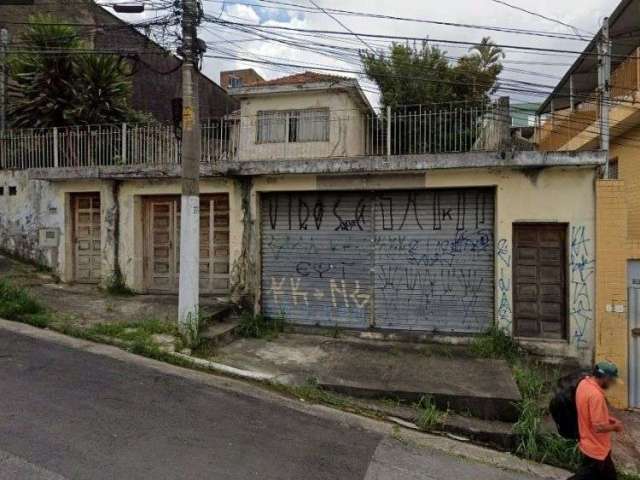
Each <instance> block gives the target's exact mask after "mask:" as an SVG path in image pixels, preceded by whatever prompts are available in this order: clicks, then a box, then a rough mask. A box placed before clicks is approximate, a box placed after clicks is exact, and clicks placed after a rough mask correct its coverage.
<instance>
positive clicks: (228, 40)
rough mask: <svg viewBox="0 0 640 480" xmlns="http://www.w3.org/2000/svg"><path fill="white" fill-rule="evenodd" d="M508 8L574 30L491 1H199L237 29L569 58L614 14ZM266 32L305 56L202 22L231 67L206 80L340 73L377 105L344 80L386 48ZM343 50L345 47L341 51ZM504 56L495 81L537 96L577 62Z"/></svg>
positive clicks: (539, 4)
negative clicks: (362, 52)
mask: <svg viewBox="0 0 640 480" xmlns="http://www.w3.org/2000/svg"><path fill="white" fill-rule="evenodd" d="M151 1H153V2H156V1H159V0H151ZM314 2H315V5H317V6H318V7H322V8H324V9H330V8H334V9H342V10H349V11H356V12H364V13H369V14H383V15H392V16H396V17H408V18H412V19H423V20H434V21H441V22H453V23H464V24H473V25H478V26H495V27H508V28H515V29H523V30H535V31H539V32H544V33H546V34H551V35H559V36H565V35H566V36H569V37H573V38H571V39H561V38H548V37H545V36H533V35H522V34H515V33H507V32H496V31H490V30H484V29H478V28H460V27H453V26H443V25H433V24H429V23H419V22H409V21H399V20H387V19H378V18H371V17H362V16H353V15H337V14H334V15H333V16H334V17H335V18H332V17H331V16H330V15H327V14H326V13H324V12H323V11H322V10H321V9H318V8H316V7H315V6H314ZM508 3H510V4H512V5H516V6H519V7H522V8H525V9H528V10H531V11H534V12H537V13H540V14H543V15H544V16H546V17H549V18H553V19H556V20H558V21H560V22H563V23H565V24H569V25H572V26H573V27H575V28H576V29H572V28H569V27H567V26H563V25H561V24H559V23H556V22H553V21H550V20H545V19H542V18H539V17H536V16H534V15H531V14H528V13H524V12H522V11H518V10H516V9H513V8H509V7H508V6H506V5H503V4H500V3H499V2H497V1H496V0H448V1H442V0H438V1H436V0H368V1H366V0H269V1H266V0H241V1H230V0H226V1H224V0H203V4H204V6H205V10H206V13H207V14H208V15H209V16H210V17H213V18H214V19H220V20H226V21H229V22H236V23H242V24H251V25H262V26H283V27H293V28H299V29H313V30H334V31H346V29H347V28H348V29H349V30H351V31H352V32H360V33H372V34H382V35H389V36H404V37H417V38H425V39H430V41H432V43H434V44H439V42H438V40H456V41H463V42H477V41H480V39H481V38H482V37H483V36H484V35H490V36H491V37H492V38H493V39H494V40H495V41H496V43H498V44H504V45H522V46H530V47H536V48H538V47H539V48H556V49H563V50H570V51H581V50H582V49H583V48H584V46H585V45H586V42H585V41H580V40H577V39H576V38H575V36H576V33H579V34H581V35H583V37H584V38H585V39H590V38H591V37H592V35H593V33H594V32H596V31H597V30H598V28H599V25H600V24H601V22H602V19H603V18H604V17H605V16H606V15H608V14H610V13H611V12H612V11H613V10H614V8H615V7H616V5H617V4H618V0H536V1H531V0H508ZM284 4H288V5H284ZM147 15H155V13H151V12H149V13H148V14H147ZM138 20H139V18H138ZM341 24H342V25H341ZM345 27H346V28H345ZM265 32H267V33H266V34H267V35H269V36H272V35H283V36H286V38H284V37H280V38H281V40H282V39H283V40H285V41H287V42H289V43H291V42H292V41H293V42H295V43H297V44H301V45H303V46H306V47H307V48H306V49H305V48H301V46H300V45H294V46H292V45H287V44H284V43H281V42H276V41H267V40H265V39H264V38H259V36H257V35H256V34H255V33H246V32H242V31H238V29H237V27H235V28H234V27H231V26H228V25H227V26H226V25H221V24H219V23H214V22H205V23H204V24H203V25H202V26H201V30H200V36H201V37H202V38H203V39H204V40H206V41H207V43H208V45H209V51H208V55H210V56H218V57H233V58H234V59H220V58H207V59H206V60H205V64H204V72H205V73H206V74H207V75H209V76H210V77H211V78H213V79H214V80H216V81H218V79H219V74H220V71H221V70H229V69H235V68H248V67H252V68H255V69H256V70H257V71H258V72H259V73H260V74H261V75H262V76H263V77H265V78H274V77H277V76H282V75H286V74H289V73H293V72H296V71H300V70H302V68H294V67H288V66H285V65H274V63H276V64H294V65H300V66H305V67H307V68H308V69H311V68H313V69H315V70H319V71H322V67H325V68H332V69H336V70H344V71H345V73H343V74H344V75H347V76H357V77H358V78H359V80H360V82H361V84H362V85H363V88H364V89H365V91H366V92H367V95H368V96H369V97H370V99H371V101H372V102H373V103H376V102H377V95H376V90H375V86H374V85H373V84H372V83H371V82H370V81H368V80H367V79H366V78H364V77H363V76H361V75H358V74H357V73H348V72H358V71H361V68H362V67H361V66H360V65H359V64H358V62H357V50H358V49H364V48H367V47H366V46H365V43H366V44H367V45H368V47H370V48H374V49H382V48H385V46H386V45H387V44H388V42H389V41H388V40H381V39H372V38H367V37H361V39H362V40H359V39H358V38H356V37H354V36H349V37H331V36H327V35H322V36H313V37H309V36H306V37H305V36H301V35H300V34H299V33H295V32H290V31H283V30H265ZM318 43H322V44H324V45H325V47H318ZM326 45H336V46H338V47H340V50H338V51H335V49H334V50H333V51H332V52H325V53H322V52H320V51H319V50H320V49H321V48H324V49H326V50H328V49H329V48H330V47H326ZM345 47H347V49H346V50H345ZM441 47H442V48H443V49H445V50H446V51H447V52H448V55H449V56H450V57H452V59H454V58H457V57H459V56H461V55H464V54H465V53H466V51H467V49H468V47H467V46H456V45H441ZM506 54H507V58H506V59H505V61H504V63H505V71H504V72H503V74H502V75H501V77H502V78H503V79H504V80H505V81H506V82H509V81H510V80H519V81H525V82H531V83H532V84H534V85H536V86H539V89H541V90H542V89H544V90H547V91H548V89H546V88H545V86H552V85H555V84H556V83H557V81H558V80H559V78H560V77H561V76H562V74H563V73H564V72H565V71H566V70H567V68H568V67H569V65H570V64H571V63H573V61H574V60H575V57H576V55H575V54H549V53H544V54H543V53H536V52H530V51H529V52H522V51H517V50H511V49H507V50H506ZM250 60H256V61H258V62H261V63H256V62H252V61H250ZM334 73H335V72H334ZM533 88H534V87H531V88H529V90H531V89H533ZM522 89H523V90H525V89H527V88H526V87H524V88H522ZM504 94H509V95H510V96H511V97H512V102H513V103H517V102H519V101H529V100H533V101H541V100H542V99H543V96H542V95H536V94H532V93H530V92H504Z"/></svg>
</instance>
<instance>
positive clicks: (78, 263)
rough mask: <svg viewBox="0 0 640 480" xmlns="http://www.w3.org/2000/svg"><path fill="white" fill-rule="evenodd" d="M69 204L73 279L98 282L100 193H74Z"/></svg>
mask: <svg viewBox="0 0 640 480" xmlns="http://www.w3.org/2000/svg"><path fill="white" fill-rule="evenodd" d="M71 204H72V211H73V265H74V280H75V281H76V282H78V283H98V282H99V281H100V277H101V264H102V253H101V250H102V245H101V241H100V194H99V193H82V194H80V193H79V194H74V195H73V196H72V197H71Z"/></svg>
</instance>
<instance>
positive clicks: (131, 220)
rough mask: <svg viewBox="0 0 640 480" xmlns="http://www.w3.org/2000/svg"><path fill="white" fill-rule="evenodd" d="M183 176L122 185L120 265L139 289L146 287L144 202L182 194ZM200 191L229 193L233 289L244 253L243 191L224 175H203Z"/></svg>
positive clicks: (136, 288) (134, 287)
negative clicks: (180, 179)
mask: <svg viewBox="0 0 640 480" xmlns="http://www.w3.org/2000/svg"><path fill="white" fill-rule="evenodd" d="M180 191H181V184H180V181H179V180H177V179H176V180H130V181H124V182H122V184H121V186H120V188H119V194H118V202H119V205H120V243H119V246H120V248H119V261H120V269H121V271H122V274H123V276H124V278H125V281H126V282H127V284H128V285H129V286H130V287H131V288H133V289H134V290H136V291H139V292H143V291H144V258H145V250H144V242H143V235H144V232H143V218H144V212H143V204H142V200H143V198H144V196H148V195H180ZM200 193H201V194H208V193H228V194H229V219H230V225H229V229H230V239H229V242H230V251H229V262H230V269H231V284H232V291H233V290H234V289H235V288H236V287H237V284H238V283H239V280H238V275H239V273H238V269H239V266H238V265H239V262H241V256H242V230H243V213H242V206H241V195H240V192H239V190H238V188H237V186H236V184H235V182H234V181H233V180H229V179H223V178H210V179H203V180H201V182H200Z"/></svg>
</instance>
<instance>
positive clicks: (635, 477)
mask: <svg viewBox="0 0 640 480" xmlns="http://www.w3.org/2000/svg"><path fill="white" fill-rule="evenodd" d="M618 479H619V480H640V475H639V474H637V473H620V472H618Z"/></svg>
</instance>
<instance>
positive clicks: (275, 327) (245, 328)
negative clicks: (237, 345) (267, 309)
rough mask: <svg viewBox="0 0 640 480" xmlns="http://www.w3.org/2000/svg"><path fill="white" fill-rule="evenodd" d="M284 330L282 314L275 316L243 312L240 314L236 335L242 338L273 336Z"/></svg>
mask: <svg viewBox="0 0 640 480" xmlns="http://www.w3.org/2000/svg"><path fill="white" fill-rule="evenodd" d="M283 330H284V315H279V316H278V317H275V318H270V317H265V316H264V315H253V314H251V313H249V312H245V313H243V314H242V315H241V316H240V325H238V329H237V332H238V335H240V336H241V337H244V338H275V337H277V336H278V334H280V333H282V331H283Z"/></svg>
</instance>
